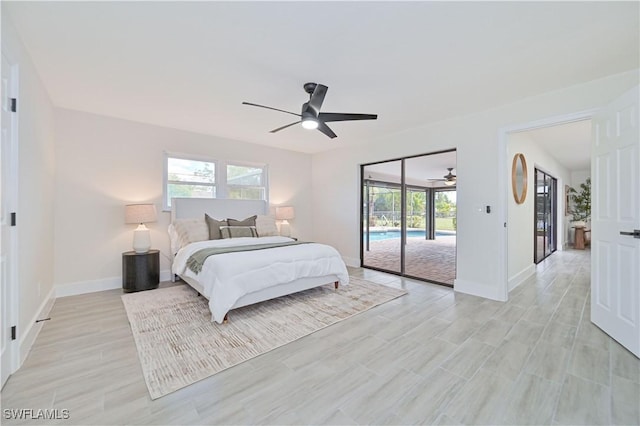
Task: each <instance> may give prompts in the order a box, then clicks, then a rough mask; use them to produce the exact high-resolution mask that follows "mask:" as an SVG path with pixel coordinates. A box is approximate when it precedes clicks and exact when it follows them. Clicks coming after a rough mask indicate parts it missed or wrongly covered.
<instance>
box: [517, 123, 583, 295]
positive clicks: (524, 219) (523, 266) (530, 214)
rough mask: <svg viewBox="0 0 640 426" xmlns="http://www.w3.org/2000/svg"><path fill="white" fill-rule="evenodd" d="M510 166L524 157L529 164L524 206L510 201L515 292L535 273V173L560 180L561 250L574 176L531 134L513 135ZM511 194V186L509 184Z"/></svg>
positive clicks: (559, 216) (559, 243) (559, 239)
mask: <svg viewBox="0 0 640 426" xmlns="http://www.w3.org/2000/svg"><path fill="white" fill-rule="evenodd" d="M507 152H508V155H507V162H506V165H505V167H507V169H509V170H510V169H511V167H512V164H513V156H514V155H515V154H516V153H522V154H524V157H525V160H526V162H527V181H528V187H527V196H526V198H525V200H524V203H522V204H516V202H515V200H514V198H513V196H511V195H510V196H509V197H507V203H508V218H507V223H508V224H509V227H508V230H507V232H508V235H509V237H508V250H507V258H508V279H509V289H510V290H511V289H513V288H515V287H516V286H518V285H519V284H521V283H522V282H523V281H524V280H526V279H527V278H528V277H529V276H531V275H532V274H533V273H534V272H535V270H534V265H535V264H534V259H533V258H534V250H533V244H534V214H535V213H534V212H535V201H536V200H535V199H536V192H535V191H536V187H535V183H536V180H535V169H536V167H537V168H538V169H540V170H541V171H543V172H545V173H547V174H549V175H551V176H552V177H554V178H556V179H557V180H558V186H557V188H558V194H557V202H558V216H557V219H558V224H559V226H560V229H558V234H557V235H558V237H557V238H558V248H559V249H561V248H562V247H563V245H564V243H565V241H566V239H567V231H568V224H569V220H568V217H565V215H564V207H565V202H564V186H565V185H567V184H569V182H570V181H571V173H570V171H569V170H568V169H566V168H565V167H564V166H562V165H561V164H559V163H558V162H557V161H556V160H555V158H553V157H552V156H551V155H549V153H548V152H546V151H544V149H542V148H541V147H540V146H539V145H538V144H536V143H535V142H533V141H532V140H531V138H530V137H529V134H528V132H520V133H512V134H510V135H509V139H508V142H507ZM509 193H510V194H511V182H509Z"/></svg>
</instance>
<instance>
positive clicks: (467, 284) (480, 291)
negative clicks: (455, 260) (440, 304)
mask: <svg viewBox="0 0 640 426" xmlns="http://www.w3.org/2000/svg"><path fill="white" fill-rule="evenodd" d="M453 289H454V290H455V291H458V292H460V293H466V294H471V295H472V296H479V297H484V298H485V299H492V300H497V301H499V302H506V301H507V299H506V298H505V295H504V294H501V293H502V292H501V291H500V289H499V288H498V287H496V286H489V285H487V284H482V283H479V282H476V281H469V280H461V279H459V278H456V279H455V280H454V282H453Z"/></svg>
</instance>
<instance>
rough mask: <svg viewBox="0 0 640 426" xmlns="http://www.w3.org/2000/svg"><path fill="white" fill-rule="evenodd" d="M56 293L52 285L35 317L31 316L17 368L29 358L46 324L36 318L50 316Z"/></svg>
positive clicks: (22, 337)
mask: <svg viewBox="0 0 640 426" xmlns="http://www.w3.org/2000/svg"><path fill="white" fill-rule="evenodd" d="M54 293H55V288H54V287H52V288H51V290H50V291H49V293H48V294H47V297H45V299H44V300H43V301H42V304H41V305H40V307H39V308H38V310H37V311H36V314H35V315H34V316H33V318H31V321H30V322H29V326H28V327H27V329H26V330H25V331H24V333H22V334H21V337H20V348H19V353H20V360H19V365H18V366H17V368H20V367H22V364H23V363H24V361H25V360H26V359H27V356H28V355H29V351H31V347H32V346H33V344H34V342H35V341H36V338H37V337H38V334H39V333H40V330H41V329H42V325H43V324H44V323H43V322H36V320H39V319H42V318H46V317H48V316H49V312H51V308H53V304H54V303H55V300H56V299H55V298H54V297H53V296H54Z"/></svg>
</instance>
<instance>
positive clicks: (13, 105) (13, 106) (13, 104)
mask: <svg viewBox="0 0 640 426" xmlns="http://www.w3.org/2000/svg"><path fill="white" fill-rule="evenodd" d="M17 111H18V100H17V99H16V98H11V112H17Z"/></svg>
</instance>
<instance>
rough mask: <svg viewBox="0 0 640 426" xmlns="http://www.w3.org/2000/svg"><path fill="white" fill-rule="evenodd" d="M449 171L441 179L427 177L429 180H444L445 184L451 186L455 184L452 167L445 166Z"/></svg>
mask: <svg viewBox="0 0 640 426" xmlns="http://www.w3.org/2000/svg"><path fill="white" fill-rule="evenodd" d="M447 170H448V171H449V173H447V174H446V175H444V176H443V179H429V180H430V181H440V182H444V184H445V185H447V186H452V185H455V184H456V175H454V174H453V173H451V172H452V171H453V167H447Z"/></svg>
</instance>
